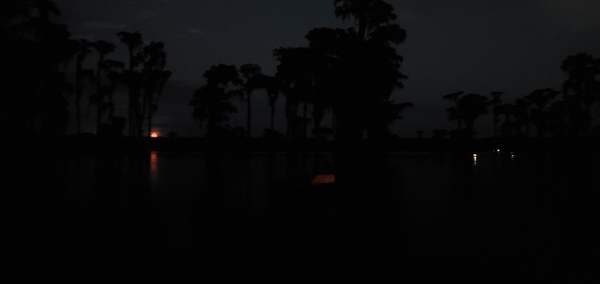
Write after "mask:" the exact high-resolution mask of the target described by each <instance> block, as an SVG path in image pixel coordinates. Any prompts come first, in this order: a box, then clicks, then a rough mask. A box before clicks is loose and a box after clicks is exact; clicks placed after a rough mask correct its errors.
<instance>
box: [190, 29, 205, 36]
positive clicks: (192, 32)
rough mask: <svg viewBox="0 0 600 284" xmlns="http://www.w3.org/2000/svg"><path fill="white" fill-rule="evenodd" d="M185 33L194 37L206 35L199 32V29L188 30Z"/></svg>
mask: <svg viewBox="0 0 600 284" xmlns="http://www.w3.org/2000/svg"><path fill="white" fill-rule="evenodd" d="M187 32H188V33H190V34H194V35H205V34H206V33H205V32H204V31H201V30H199V29H194V28H188V29H187Z"/></svg>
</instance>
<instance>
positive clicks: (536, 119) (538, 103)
mask: <svg viewBox="0 0 600 284" xmlns="http://www.w3.org/2000/svg"><path fill="white" fill-rule="evenodd" d="M558 94H559V92H557V91H554V90H552V89H550V88H546V89H537V90H534V91H533V92H531V93H530V94H529V95H527V96H525V97H524V98H525V100H528V101H530V102H531V104H532V105H533V106H535V108H532V109H531V110H530V114H529V116H530V122H531V124H532V125H533V126H535V128H536V136H537V137H542V136H543V135H544V133H545V132H546V131H547V130H548V129H549V128H550V124H551V120H552V115H551V113H550V111H549V110H547V109H546V105H547V104H548V103H549V102H550V100H552V99H554V98H555V97H556V96H557V95H558Z"/></svg>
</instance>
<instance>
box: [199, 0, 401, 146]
mask: <svg viewBox="0 0 600 284" xmlns="http://www.w3.org/2000/svg"><path fill="white" fill-rule="evenodd" d="M334 8H335V15H336V16H338V17H341V18H342V19H350V20H353V22H354V26H352V27H350V28H348V29H341V28H338V29H332V28H315V29H312V30H310V31H309V32H308V34H307V35H306V39H307V40H308V42H309V44H308V46H306V47H285V48H276V49H274V50H273V55H274V57H275V58H276V60H277V61H278V62H279V64H278V66H277V72H276V74H275V75H274V76H267V75H264V74H262V72H261V69H260V67H259V66H258V65H256V64H245V65H242V66H240V68H239V70H238V68H237V67H236V66H234V65H217V66H212V67H211V68H210V69H209V70H207V71H206V72H205V73H204V77H205V78H206V84H205V85H204V86H202V87H200V88H198V89H197V90H196V91H195V92H194V94H193V99H192V101H191V103H190V104H191V105H192V106H193V107H194V116H195V117H196V118H198V119H199V121H200V125H201V127H204V125H206V130H207V133H206V135H207V136H213V135H215V136H218V135H229V136H232V135H233V136H247V135H248V133H250V129H251V103H250V102H251V98H250V96H251V94H252V92H253V91H254V90H256V89H261V88H262V89H265V90H266V93H267V95H268V98H269V105H270V107H271V129H266V131H265V135H266V136H269V135H273V133H276V131H275V130H274V129H273V125H274V122H273V120H274V113H275V102H276V100H277V98H278V95H279V94H283V95H284V96H285V99H286V101H285V118H286V121H287V127H286V133H285V137H286V138H287V139H290V140H300V139H306V138H307V137H308V135H309V134H308V132H309V126H308V125H309V123H312V124H313V125H312V131H311V132H312V137H314V138H327V137H328V136H330V135H332V134H334V135H335V138H336V139H340V140H355V139H362V138H363V137H364V136H365V135H366V136H368V137H369V138H372V139H375V138H385V137H388V136H390V135H391V132H390V130H389V126H390V125H391V123H393V122H394V121H396V120H397V119H400V118H402V117H401V116H400V113H401V111H402V110H403V109H404V108H406V107H410V106H412V104H411V103H409V102H406V103H395V102H393V101H391V100H390V96H391V94H392V91H393V90H394V89H395V88H402V87H403V85H402V82H401V81H402V79H405V78H406V76H404V75H403V74H402V73H400V71H399V68H400V64H401V62H402V57H401V56H400V55H398V54H397V52H396V48H395V47H396V45H398V44H400V43H402V42H403V41H404V39H405V37H406V32H405V31H404V29H402V28H400V26H398V25H397V24H396V23H394V22H393V21H394V20H395V18H396V15H395V14H394V9H393V6H392V5H390V4H388V3H386V2H384V1H381V0H334ZM240 74H241V75H240ZM236 95H237V96H240V95H241V96H242V97H243V98H244V99H245V100H246V102H247V104H248V109H247V113H248V119H247V126H246V131H245V132H244V129H243V128H231V127H230V126H228V124H227V117H228V115H229V114H231V113H233V112H235V111H236V109H235V108H234V107H233V106H232V104H231V102H230V99H231V98H232V97H235V96H236ZM309 109H310V110H311V113H310V117H309V114H308V111H309ZM327 112H329V113H330V114H331V116H332V118H333V119H332V123H331V127H324V126H323V125H322V124H323V118H324V116H325V114H326V113H327ZM280 136H281V137H284V135H283V134H280Z"/></svg>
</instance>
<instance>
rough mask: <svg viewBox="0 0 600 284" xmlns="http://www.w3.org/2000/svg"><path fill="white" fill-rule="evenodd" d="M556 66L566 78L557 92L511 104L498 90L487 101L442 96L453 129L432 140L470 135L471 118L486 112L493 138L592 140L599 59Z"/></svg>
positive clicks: (580, 57) (599, 91)
mask: <svg viewBox="0 0 600 284" xmlns="http://www.w3.org/2000/svg"><path fill="white" fill-rule="evenodd" d="M560 67H561V69H562V70H563V71H564V72H565V73H566V75H567V79H566V80H565V81H564V83H563V88H562V91H557V90H553V89H551V88H543V89H537V90H534V91H532V92H531V93H530V94H528V95H525V96H523V97H521V98H517V99H515V100H514V102H513V103H502V95H503V92H498V91H496V92H492V93H491V94H490V95H491V98H488V97H486V96H482V95H479V94H472V93H471V94H464V92H462V91H460V92H455V93H451V94H447V95H445V96H443V99H446V100H449V101H451V102H452V104H453V106H452V107H449V108H448V109H447V112H448V118H449V120H450V121H456V123H457V128H456V129H454V130H451V131H449V132H445V131H442V130H439V129H438V130H435V131H434V137H437V138H441V137H444V136H445V135H446V134H449V135H450V137H462V138H469V137H473V136H474V135H475V130H474V127H473V124H474V122H475V120H476V119H477V118H478V117H480V116H482V115H484V114H486V113H488V109H489V108H491V109H492V115H493V129H494V137H590V136H598V135H599V134H600V133H598V130H599V127H598V126H594V125H593V121H594V109H595V108H596V110H597V107H598V106H599V104H600V59H597V58H594V57H593V56H592V55H590V54H587V53H579V54H575V55H571V56H568V57H567V58H566V59H565V60H563V62H562V64H561V66H560ZM595 115H596V116H597V115H598V113H596V114H595Z"/></svg>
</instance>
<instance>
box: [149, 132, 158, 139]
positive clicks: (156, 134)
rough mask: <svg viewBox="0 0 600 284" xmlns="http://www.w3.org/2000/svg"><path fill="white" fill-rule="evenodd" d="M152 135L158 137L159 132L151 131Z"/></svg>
mask: <svg viewBox="0 0 600 284" xmlns="http://www.w3.org/2000/svg"><path fill="white" fill-rule="evenodd" d="M150 137H152V138H156V137H158V132H152V133H150Z"/></svg>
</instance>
